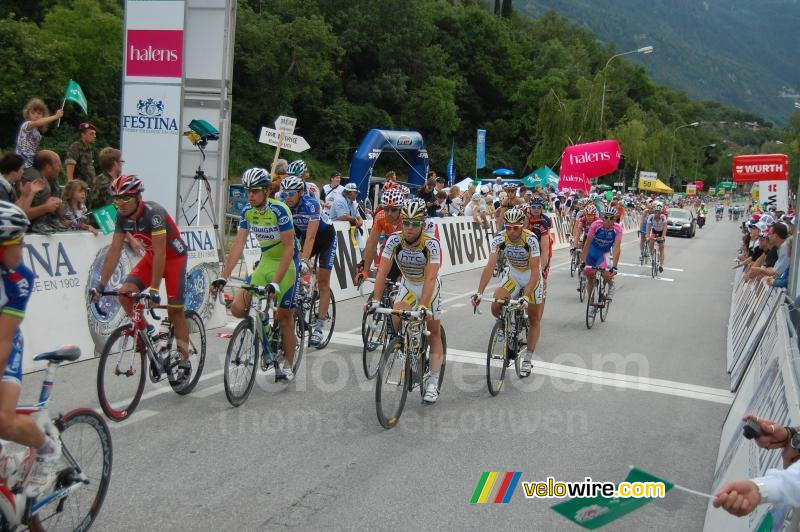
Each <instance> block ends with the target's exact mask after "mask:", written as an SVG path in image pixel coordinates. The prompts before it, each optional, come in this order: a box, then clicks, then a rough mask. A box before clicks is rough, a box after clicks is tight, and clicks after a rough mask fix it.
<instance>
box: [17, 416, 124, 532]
mask: <svg viewBox="0 0 800 532" xmlns="http://www.w3.org/2000/svg"><path fill="white" fill-rule="evenodd" d="M53 423H54V424H55V426H56V427H57V428H58V430H59V431H60V432H61V435H60V439H61V446H62V447H61V452H62V458H61V462H60V464H59V466H58V469H59V470H58V473H57V474H56V483H55V486H54V487H53V492H57V491H60V490H63V489H66V488H69V487H70V486H74V485H76V484H79V486H77V487H76V489H75V490H74V491H72V492H70V493H69V495H67V496H66V497H64V498H63V499H59V498H55V499H54V500H53V501H52V502H50V503H49V504H47V505H45V506H42V507H41V508H39V509H37V510H36V515H35V516H34V519H35V521H36V524H37V525H39V527H38V528H39V529H40V530H44V529H47V530H70V531H72V530H80V531H84V530H88V529H89V528H90V527H91V525H92V523H93V522H94V520H95V519H96V518H97V514H98V513H100V509H101V508H102V507H103V501H104V500H105V497H106V492H107V491H108V485H109V483H110V482H111V467H112V464H113V449H112V446H111V431H109V429H108V425H106V422H105V420H103V417H102V416H101V415H100V414H98V413H97V412H95V411H94V410H91V409H89V408H78V409H75V410H72V411H70V412H67V413H66V414H65V415H63V416H61V417H59V418H57V419H54V420H53ZM80 473H82V474H83V475H85V477H86V480H87V482H85V483H84V482H83V480H82V479H80V478H78V475H79V474H80ZM31 525H33V523H31ZM35 529H36V528H35V527H34V526H31V530H35Z"/></svg>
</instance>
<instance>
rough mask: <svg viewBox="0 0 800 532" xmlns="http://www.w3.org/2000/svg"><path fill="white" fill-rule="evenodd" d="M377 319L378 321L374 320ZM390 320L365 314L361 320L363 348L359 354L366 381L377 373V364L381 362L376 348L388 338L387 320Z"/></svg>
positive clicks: (381, 316) (374, 314) (375, 314)
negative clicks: (363, 335)
mask: <svg viewBox="0 0 800 532" xmlns="http://www.w3.org/2000/svg"><path fill="white" fill-rule="evenodd" d="M376 318H379V319H376ZM390 319H391V318H389V317H387V316H385V315H383V314H377V313H373V314H367V313H364V317H363V319H362V320H361V326H362V330H363V331H364V334H365V335H366V336H365V337H364V348H363V349H362V352H361V363H362V365H363V367H364V375H366V377H367V378H368V379H371V378H372V377H374V376H375V373H377V371H378V364H380V361H381V353H380V352H378V351H377V348H378V346H381V345H383V343H384V342H385V341H386V339H387V338H388V337H389V332H388V331H389V327H388V324H389V320H390Z"/></svg>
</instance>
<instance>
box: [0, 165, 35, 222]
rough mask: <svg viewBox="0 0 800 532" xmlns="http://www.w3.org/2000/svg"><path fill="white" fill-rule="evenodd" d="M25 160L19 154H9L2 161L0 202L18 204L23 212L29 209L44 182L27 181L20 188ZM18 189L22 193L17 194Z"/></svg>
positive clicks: (0, 169) (0, 166)
mask: <svg viewBox="0 0 800 532" xmlns="http://www.w3.org/2000/svg"><path fill="white" fill-rule="evenodd" d="M24 163H25V160H24V159H23V158H22V155H19V154H17V153H7V154H5V155H4V156H3V158H2V159H0V200H3V201H8V202H10V203H14V204H16V206H17V207H19V208H20V209H22V210H25V209H28V208H29V207H30V206H31V202H32V201H33V196H34V194H36V193H37V192H39V191H40V190H42V188H44V181H42V180H39V181H36V182H28V181H25V182H23V183H22V186H20V181H21V180H22V174H23V172H24V168H23V165H24ZM17 187H19V188H20V193H19V194H18V193H17Z"/></svg>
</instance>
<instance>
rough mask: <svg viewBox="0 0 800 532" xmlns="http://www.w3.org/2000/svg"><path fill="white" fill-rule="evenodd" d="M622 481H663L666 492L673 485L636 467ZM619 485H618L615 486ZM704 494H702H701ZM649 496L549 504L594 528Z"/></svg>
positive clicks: (630, 508)
mask: <svg viewBox="0 0 800 532" xmlns="http://www.w3.org/2000/svg"><path fill="white" fill-rule="evenodd" d="M623 482H631V483H632V482H663V483H664V493H665V494H666V493H667V492H668V491H669V490H671V489H672V488H673V487H674V486H675V485H674V484H673V483H671V482H668V481H666V480H664V479H662V478H658V477H656V476H655V475H651V474H650V473H647V472H646V471H642V470H641V469H638V468H636V467H634V468H631V470H630V472H629V473H628V476H627V477H625V480H623ZM617 487H619V486H617ZM701 495H704V494H701ZM652 500H653V498H650V497H641V498H635V497H625V498H622V497H603V496H602V495H598V496H596V497H591V498H590V497H586V498H577V499H572V500H570V501H567V502H562V503H559V504H556V505H553V506H551V508H552V509H553V510H555V511H556V512H558V513H560V514H561V515H563V516H564V517H566V518H567V519H569V520H570V521H572V522H573V523H575V524H577V525H580V526H582V527H583V528H587V529H590V530H594V529H595V528H600V527H601V526H605V525H607V524H608V523H611V522H612V521H616V520H617V519H619V518H620V517H623V516H625V515H627V514H629V513H631V512H633V511H634V510H638V509H639V508H641V507H642V506H644V505H645V504H647V503H649V502H650V501H652Z"/></svg>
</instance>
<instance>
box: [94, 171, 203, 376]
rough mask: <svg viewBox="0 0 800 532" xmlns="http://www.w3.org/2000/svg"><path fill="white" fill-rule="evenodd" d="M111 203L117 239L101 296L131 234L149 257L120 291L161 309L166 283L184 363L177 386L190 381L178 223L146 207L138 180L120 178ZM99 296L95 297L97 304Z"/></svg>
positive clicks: (126, 303)
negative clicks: (142, 294)
mask: <svg viewBox="0 0 800 532" xmlns="http://www.w3.org/2000/svg"><path fill="white" fill-rule="evenodd" d="M109 188H110V190H111V196H112V201H113V202H114V205H115V206H116V207H117V223H116V228H115V230H114V238H113V240H112V241H111V246H110V247H109V248H108V252H107V253H106V258H105V262H104V263H103V270H102V272H101V274H100V283H99V284H98V285H97V287H96V290H97V291H98V292H102V291H103V290H105V286H106V283H107V282H108V280H109V279H110V278H111V275H112V274H113V273H114V270H115V269H116V267H117V263H118V262H119V257H120V254H121V252H122V245H123V244H124V242H125V235H126V233H130V234H131V236H133V237H134V238H135V239H137V240H138V241H139V242H141V243H142V245H143V247H144V250H145V253H144V256H143V257H142V258H141V260H139V262H138V263H136V265H135V266H134V267H133V269H132V270H131V271H130V273H129V274H128V277H127V278H126V279H125V282H124V283H123V284H122V286H121V287H120V289H119V291H120V292H141V291H144V290H147V291H148V293H149V296H150V300H151V301H153V302H154V303H156V304H157V303H159V302H160V301H161V297H160V296H159V286H160V285H161V279H162V278H163V279H164V281H165V283H166V289H167V313H168V315H169V320H170V322H171V323H172V324H173V326H174V327H175V338H176V339H177V340H178V350H179V351H180V353H181V359H182V360H181V362H180V363H179V364H178V372H179V374H178V375H176V376H175V378H174V380H184V379H187V378H189V376H190V375H191V371H192V366H191V363H190V361H189V353H188V351H187V349H186V348H187V346H188V345H189V328H188V326H187V324H186V318H185V317H184V315H183V304H184V291H185V286H186V243H185V242H184V241H183V238H181V233H180V231H178V226H177V225H176V224H175V220H173V219H172V217H171V216H170V215H169V214H168V213H167V211H166V210H165V209H164V207H162V206H161V205H159V204H158V203H156V202H154V201H142V191H143V190H144V187H143V186H142V181H141V180H140V179H139V178H138V177H136V176H135V175H121V176H119V177H118V178H116V179H115V180H114V181H112V182H111V186H110V187H109ZM97 298H98V296H96V295H93V299H95V300H96V299H97ZM119 302H120V304H121V305H122V307H123V308H124V309H125V312H126V313H128V315H130V313H131V308H132V307H133V300H131V299H130V298H128V297H124V296H120V298H119Z"/></svg>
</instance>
